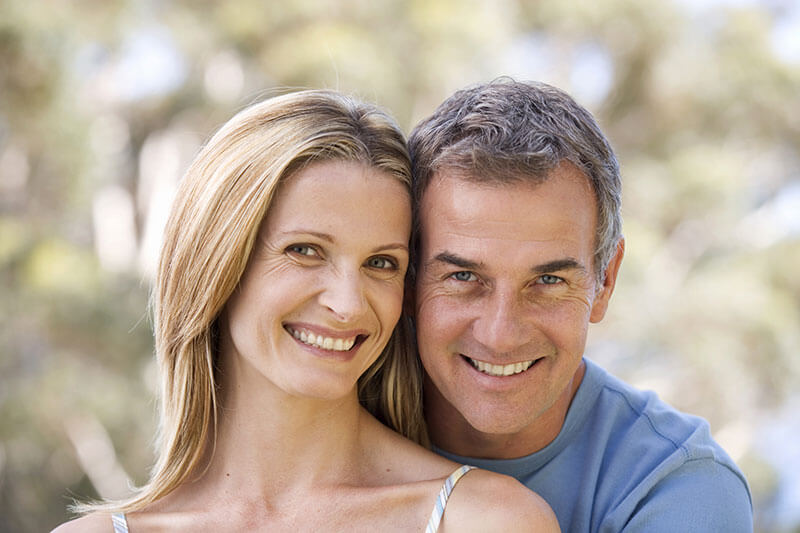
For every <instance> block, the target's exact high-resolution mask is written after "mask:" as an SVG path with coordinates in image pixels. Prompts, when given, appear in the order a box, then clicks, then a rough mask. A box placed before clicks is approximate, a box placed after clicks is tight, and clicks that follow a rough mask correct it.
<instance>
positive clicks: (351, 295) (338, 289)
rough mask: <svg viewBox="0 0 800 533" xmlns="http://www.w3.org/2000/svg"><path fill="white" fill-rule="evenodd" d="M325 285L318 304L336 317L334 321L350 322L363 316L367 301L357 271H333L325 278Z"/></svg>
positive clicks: (362, 281) (362, 282)
mask: <svg viewBox="0 0 800 533" xmlns="http://www.w3.org/2000/svg"><path fill="white" fill-rule="evenodd" d="M354 270H355V271H354ZM325 284H326V286H325V288H324V290H323V291H322V293H321V294H320V297H319V302H320V304H321V305H323V306H325V307H327V308H328V309H329V310H330V311H331V312H332V313H333V314H334V315H335V316H336V320H338V321H339V322H351V321H353V320H355V319H357V318H358V317H360V316H361V315H363V314H364V312H365V310H366V308H367V299H366V295H365V294H364V290H365V288H364V280H363V279H362V276H361V273H360V271H359V270H358V269H347V270H341V271H334V272H332V275H330V276H327V277H326V279H325Z"/></svg>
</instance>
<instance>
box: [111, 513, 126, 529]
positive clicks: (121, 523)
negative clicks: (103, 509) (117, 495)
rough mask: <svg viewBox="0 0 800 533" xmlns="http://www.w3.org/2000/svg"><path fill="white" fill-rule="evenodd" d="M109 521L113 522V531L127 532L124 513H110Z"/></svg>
mask: <svg viewBox="0 0 800 533" xmlns="http://www.w3.org/2000/svg"><path fill="white" fill-rule="evenodd" d="M111 523H112V524H114V533H128V521H127V520H125V513H114V514H112V515H111Z"/></svg>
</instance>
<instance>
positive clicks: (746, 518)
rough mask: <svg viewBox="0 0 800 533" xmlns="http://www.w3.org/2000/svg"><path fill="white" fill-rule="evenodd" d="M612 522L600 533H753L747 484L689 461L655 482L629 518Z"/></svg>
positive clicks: (717, 467)
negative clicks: (677, 532) (709, 532)
mask: <svg viewBox="0 0 800 533" xmlns="http://www.w3.org/2000/svg"><path fill="white" fill-rule="evenodd" d="M629 503H630V502H629ZM608 518H611V520H609V521H608V523H606V524H604V526H603V527H601V528H600V531H602V532H604V533H612V532H614V533H617V532H625V533H644V532H647V533H662V532H663V533H673V532H675V531H681V532H687V533H691V532H698V533H699V532H708V531H724V532H726V533H740V532H741V533H752V531H753V505H752V501H751V499H750V491H749V489H748V487H747V483H746V481H745V480H744V479H743V478H742V477H741V475H740V474H738V473H736V472H734V471H732V470H731V469H730V468H729V467H727V466H725V465H723V464H720V463H718V462H716V461H713V460H711V459H695V460H690V461H687V462H686V463H684V464H683V465H682V466H681V467H680V468H678V469H676V470H674V471H673V472H671V473H670V474H669V475H668V476H666V477H664V479H662V480H660V481H659V482H658V483H656V484H655V485H654V486H653V487H652V488H651V490H650V491H649V492H648V493H647V494H646V495H645V497H644V498H642V499H641V501H640V502H639V503H638V504H637V505H636V507H635V508H634V511H633V513H631V514H630V515H629V516H628V517H627V518H625V517H622V516H614V513H612V514H611V516H610V517H608Z"/></svg>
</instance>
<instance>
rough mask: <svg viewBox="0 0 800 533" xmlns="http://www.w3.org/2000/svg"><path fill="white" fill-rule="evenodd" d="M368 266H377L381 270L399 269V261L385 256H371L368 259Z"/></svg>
mask: <svg viewBox="0 0 800 533" xmlns="http://www.w3.org/2000/svg"><path fill="white" fill-rule="evenodd" d="M367 266H369V267H370V268H377V269H380V270H394V269H397V263H396V262H395V261H393V260H392V259H390V258H388V257H384V256H378V257H370V258H369V259H368V260H367Z"/></svg>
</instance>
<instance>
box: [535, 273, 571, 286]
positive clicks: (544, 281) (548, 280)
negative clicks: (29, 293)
mask: <svg viewBox="0 0 800 533" xmlns="http://www.w3.org/2000/svg"><path fill="white" fill-rule="evenodd" d="M562 281H564V280H563V279H561V278H559V277H558V276H553V275H552V274H545V275H544V276H541V277H540V278H539V279H537V280H536V283H538V284H540V285H556V284H557V283H561V282H562Z"/></svg>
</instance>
